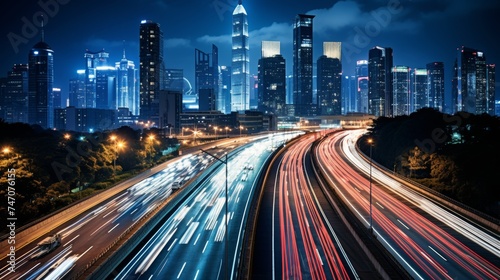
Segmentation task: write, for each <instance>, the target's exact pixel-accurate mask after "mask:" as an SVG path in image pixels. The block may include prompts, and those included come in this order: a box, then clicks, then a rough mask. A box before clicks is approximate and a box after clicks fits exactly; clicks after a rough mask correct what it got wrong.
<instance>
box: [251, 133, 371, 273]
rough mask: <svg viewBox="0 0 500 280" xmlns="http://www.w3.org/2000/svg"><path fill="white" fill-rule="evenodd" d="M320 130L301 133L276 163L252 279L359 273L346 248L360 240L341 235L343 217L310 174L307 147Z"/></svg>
mask: <svg viewBox="0 0 500 280" xmlns="http://www.w3.org/2000/svg"><path fill="white" fill-rule="evenodd" d="M319 136H320V133H310V134H308V135H305V136H302V137H301V138H300V140H299V141H297V142H296V143H294V144H293V145H290V146H288V147H287V149H286V151H285V152H284V153H283V155H282V157H280V158H279V161H277V162H276V164H275V165H276V166H277V168H276V170H275V171H274V172H273V173H272V175H271V176H270V178H269V179H268V184H266V192H265V194H264V197H263V206H262V207H263V208H262V209H261V212H260V214H259V218H258V220H259V221H258V223H259V224H258V225H257V236H256V245H255V252H254V260H253V263H254V264H253V266H254V268H253V272H252V279H264V278H265V279H359V278H360V276H359V274H358V272H357V270H356V269H355V267H354V265H353V263H352V262H351V260H350V257H349V255H348V253H347V252H346V251H347V250H346V249H344V247H345V246H346V245H347V247H348V249H349V250H352V249H353V248H356V246H355V245H356V244H355V242H354V241H353V240H352V239H350V240H346V239H345V238H344V237H343V236H339V234H338V232H337V231H338V229H339V228H343V226H341V225H340V224H339V223H340V219H333V218H332V216H334V214H333V213H332V212H333V210H332V207H331V206H330V205H329V204H328V203H327V202H326V199H325V198H324V194H323V193H322V191H321V190H320V188H319V187H318V183H317V182H316V180H315V178H314V176H311V175H310V173H312V172H311V170H309V169H310V168H308V166H309V165H310V164H309V162H310V161H309V157H308V151H309V149H310V147H311V145H312V143H313V142H314V141H315V140H316V139H317V138H318V137H319ZM341 240H342V241H344V242H345V243H344V244H343V243H342V242H341ZM353 245H354V246H353ZM354 250H355V251H356V253H355V254H356V255H355V257H356V258H357V260H356V262H357V263H358V264H361V263H362V264H363V265H362V266H363V268H362V270H363V271H364V272H366V271H370V270H371V267H370V266H371V265H370V264H369V262H367V261H366V260H364V259H363V257H362V256H359V255H358V253H359V252H360V250H359V248H356V249H354ZM351 257H353V255H351ZM363 261H364V262H363ZM371 272H372V273H373V270H372V271H371ZM365 275H366V274H365ZM371 275H372V276H374V275H376V274H371Z"/></svg>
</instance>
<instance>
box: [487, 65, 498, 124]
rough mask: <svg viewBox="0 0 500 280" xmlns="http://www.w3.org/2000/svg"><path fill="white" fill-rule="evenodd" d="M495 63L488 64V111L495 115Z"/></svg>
mask: <svg viewBox="0 0 500 280" xmlns="http://www.w3.org/2000/svg"><path fill="white" fill-rule="evenodd" d="M495 72H496V70H495V64H489V65H487V66H486V74H487V79H486V82H487V86H486V88H487V90H488V94H487V96H488V104H487V105H488V109H487V113H488V114H490V115H492V116H494V115H495V91H496V89H495Z"/></svg>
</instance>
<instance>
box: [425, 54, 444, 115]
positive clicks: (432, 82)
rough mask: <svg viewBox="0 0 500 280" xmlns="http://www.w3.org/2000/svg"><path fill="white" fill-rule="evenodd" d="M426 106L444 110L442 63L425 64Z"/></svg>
mask: <svg viewBox="0 0 500 280" xmlns="http://www.w3.org/2000/svg"><path fill="white" fill-rule="evenodd" d="M426 68H427V91H428V92H427V98H428V100H427V102H428V104H427V106H428V107H430V108H435V109H437V110H439V111H440V112H444V63H443V62H431V63H428V64H427V67H426Z"/></svg>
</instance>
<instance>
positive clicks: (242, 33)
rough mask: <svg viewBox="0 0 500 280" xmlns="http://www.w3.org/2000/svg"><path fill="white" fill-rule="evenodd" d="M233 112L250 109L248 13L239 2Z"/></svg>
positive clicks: (237, 7)
mask: <svg viewBox="0 0 500 280" xmlns="http://www.w3.org/2000/svg"><path fill="white" fill-rule="evenodd" d="M232 38H233V53H232V55H233V58H232V67H231V69H232V75H231V90H232V91H231V111H241V110H248V109H250V69H249V68H250V66H249V61H250V59H249V46H248V20H247V11H246V10H245V8H244V7H243V5H242V4H241V0H239V2H238V5H237V6H236V8H235V9H234V11H233V34H232Z"/></svg>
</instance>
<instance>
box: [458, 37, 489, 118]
mask: <svg viewBox="0 0 500 280" xmlns="http://www.w3.org/2000/svg"><path fill="white" fill-rule="evenodd" d="M486 91H487V87H486V57H485V55H484V53H483V52H482V51H479V50H476V49H472V48H467V47H463V46H462V47H461V48H458V49H457V57H456V59H455V65H454V76H453V80H452V103H453V104H454V110H453V113H455V112H458V111H465V112H469V113H472V114H482V113H487V112H488V108H487V106H488V102H487V92H486Z"/></svg>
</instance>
